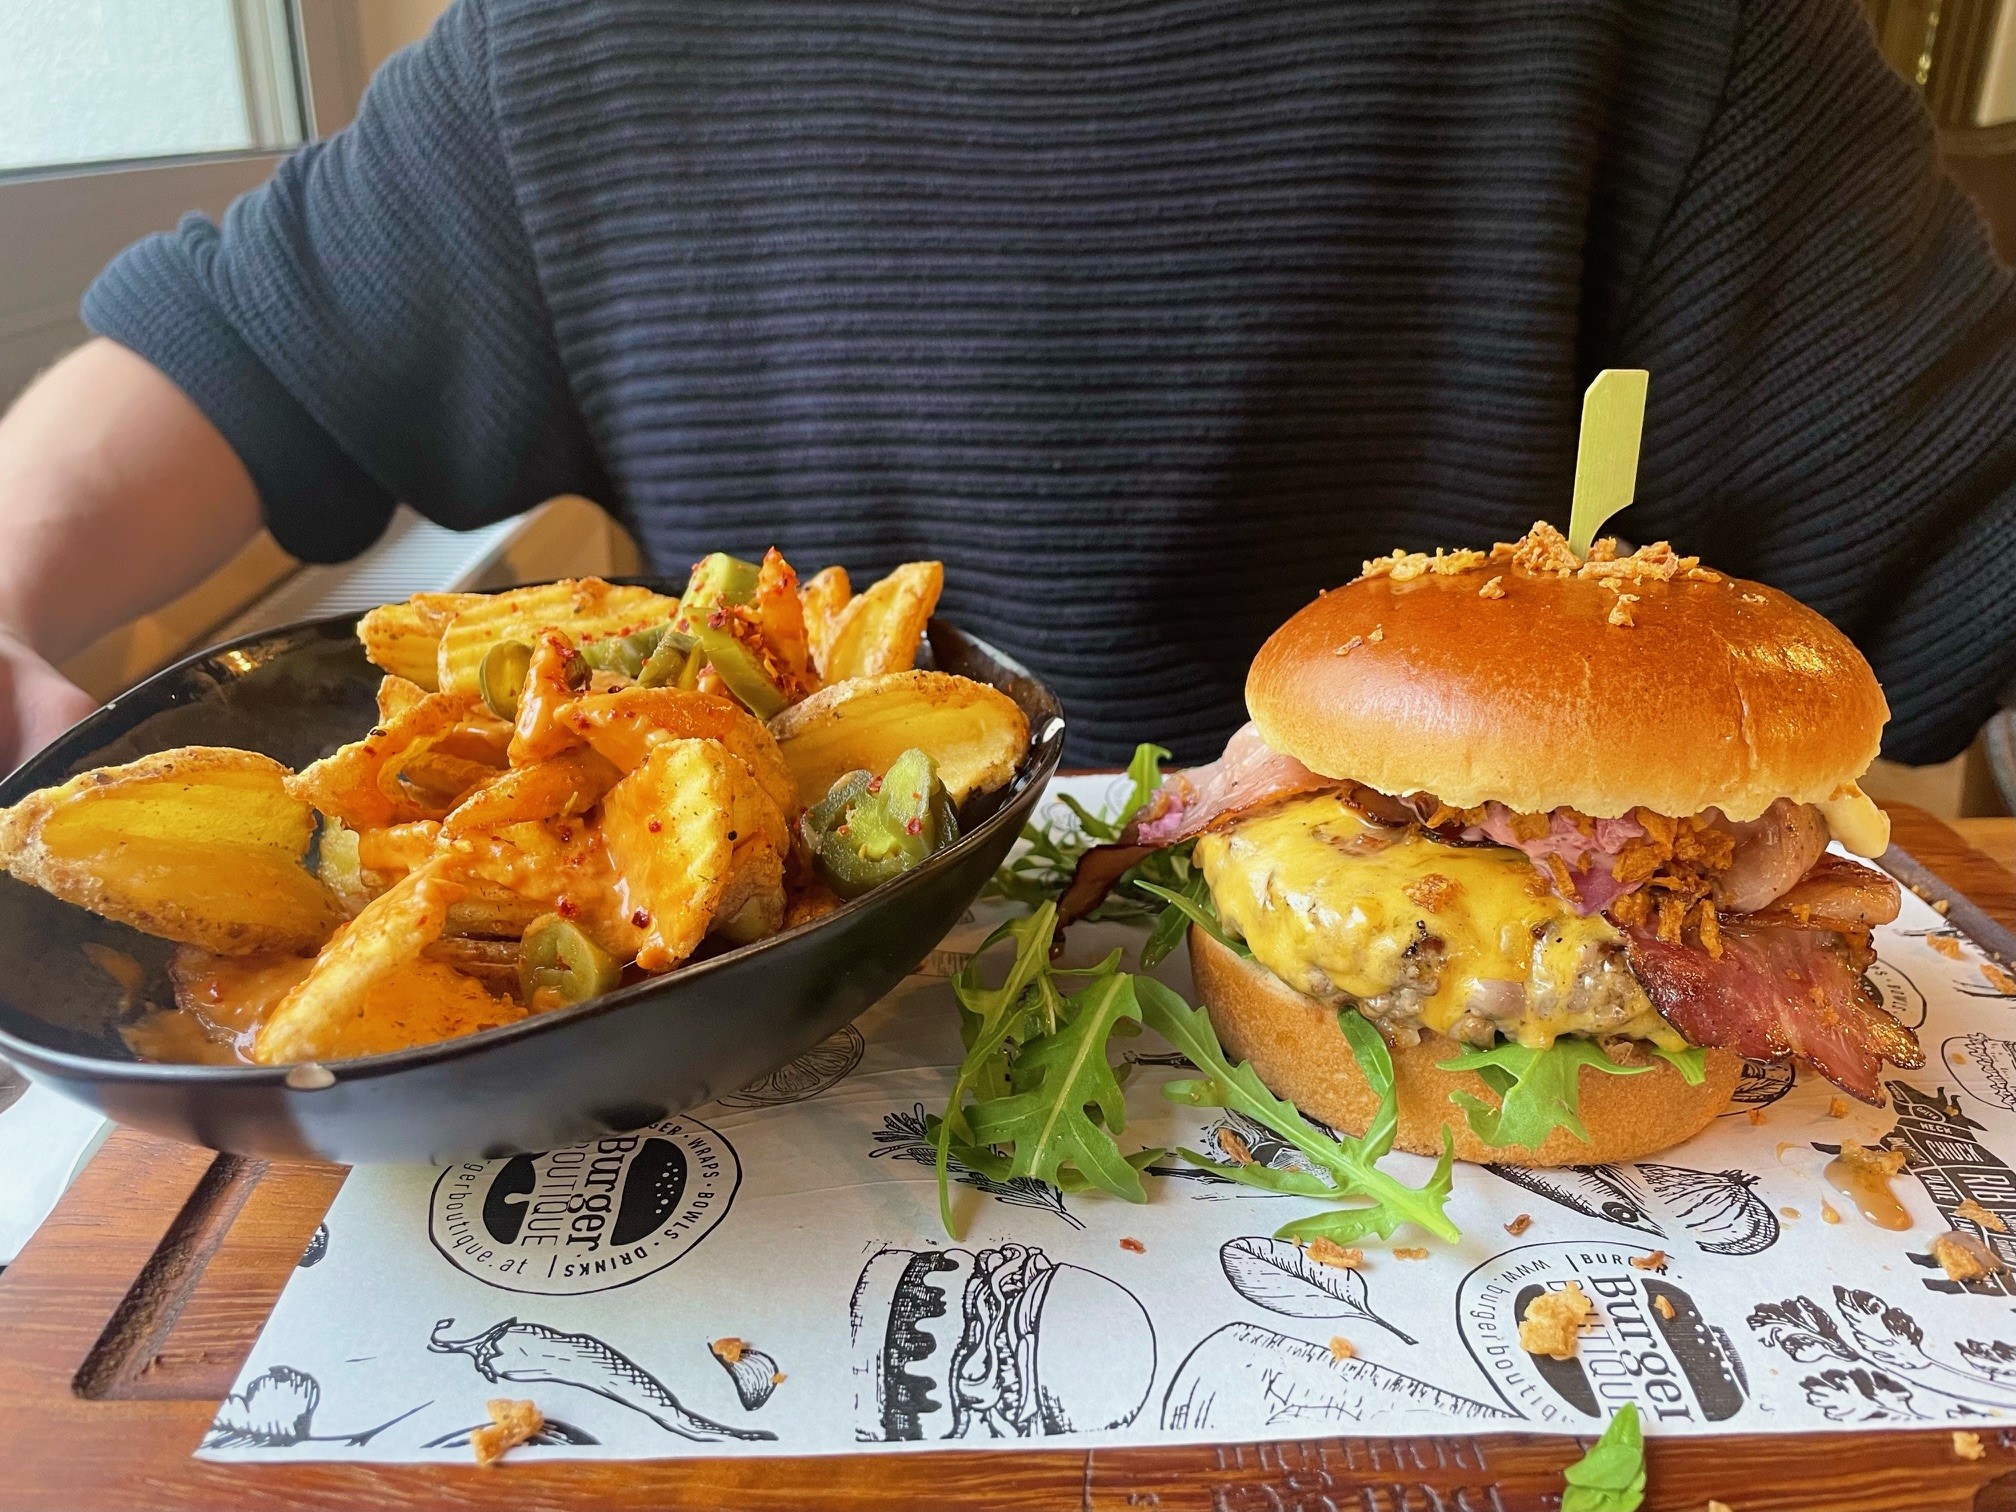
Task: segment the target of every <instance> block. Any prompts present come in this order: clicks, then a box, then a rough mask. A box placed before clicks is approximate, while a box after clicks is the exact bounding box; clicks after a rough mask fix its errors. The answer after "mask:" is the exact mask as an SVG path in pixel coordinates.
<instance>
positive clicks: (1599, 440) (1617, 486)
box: [1568, 368, 1651, 557]
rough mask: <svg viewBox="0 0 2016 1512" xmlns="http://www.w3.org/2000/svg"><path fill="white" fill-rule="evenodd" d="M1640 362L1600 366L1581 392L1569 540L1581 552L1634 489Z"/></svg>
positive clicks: (1641, 409) (1640, 426)
mask: <svg viewBox="0 0 2016 1512" xmlns="http://www.w3.org/2000/svg"><path fill="white" fill-rule="evenodd" d="M1650 376H1651V375H1650V374H1649V373H1647V372H1646V371H1645V369H1643V368H1605V369H1604V370H1603V371H1602V372H1600V373H1598V374H1597V375H1596V381H1595V382H1594V383H1592V384H1590V385H1589V391H1588V392H1587V393H1586V394H1584V395H1583V396H1582V441H1581V445H1580V446H1579V447H1577V448H1576V452H1575V503H1574V507H1573V508H1572V509H1571V510H1570V512H1569V516H1568V544H1569V545H1570V546H1571V547H1573V548H1574V551H1575V555H1577V556H1578V557H1586V556H1587V555H1589V548H1590V547H1591V546H1592V545H1594V544H1595V541H1596V532H1597V531H1599V530H1601V529H1602V528H1603V523H1604V521H1606V520H1608V519H1609V518H1610V517H1611V516H1612V515H1614V514H1616V513H1617V511H1618V510H1620V509H1622V508H1623V507H1624V506H1625V505H1627V504H1629V503H1630V502H1631V500H1632V497H1633V496H1634V495H1635V494H1636V493H1637V491H1638V442H1639V438H1640V437H1641V436H1642V435H1643V434H1644V430H1645V385H1646V382H1647V380H1648V379H1649V378H1650Z"/></svg>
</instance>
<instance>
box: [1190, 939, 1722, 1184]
mask: <svg viewBox="0 0 2016 1512" xmlns="http://www.w3.org/2000/svg"><path fill="white" fill-rule="evenodd" d="M1190 971H1191V975H1192V977H1193V978H1194V979H1195V981H1196V983H1197V991H1198V993H1199V994H1200V995H1201V996H1202V997H1203V999H1204V1003H1205V1006H1206V1007H1207V1008H1208V1009H1209V1010H1210V1013H1211V1024H1212V1027H1213V1028H1215V1029H1216V1030H1217V1031H1218V1039H1219V1042H1220V1043H1221V1044H1223V1045H1224V1047H1225V1051H1226V1053H1227V1054H1228V1055H1229V1056H1230V1057H1231V1058H1232V1059H1233V1060H1235V1061H1241V1060H1247V1061H1251V1062H1252V1063H1253V1069H1254V1071H1256V1072H1257V1073H1258V1074H1259V1077H1260V1080H1261V1081H1263V1082H1265V1083H1266V1084H1267V1085H1268V1087H1269V1088H1271V1089H1272V1090H1273V1091H1274V1092H1275V1093H1276V1094H1278V1095H1279V1096H1282V1097H1285V1098H1287V1099H1288V1100H1289V1101H1290V1102H1292V1103H1294V1104H1295V1106H1296V1107H1298V1108H1300V1109H1301V1110H1302V1111H1303V1112H1305V1113H1308V1114H1310V1115H1312V1116H1313V1117H1316V1118H1320V1119H1322V1120H1323V1122H1325V1123H1326V1124H1328V1125H1330V1127H1331V1128H1333V1129H1340V1130H1343V1131H1344V1132H1346V1133H1350V1134H1362V1133H1364V1132H1365V1128H1366V1125H1368V1124H1369V1123H1370V1122H1371V1120H1372V1115H1373V1114H1374V1113H1375V1112H1376V1111H1377V1110H1378V1107H1379V1095H1378V1094H1377V1093H1376V1092H1374V1091H1373V1090H1372V1088H1371V1087H1369V1086H1368V1085H1367V1084H1366V1082H1365V1073H1364V1072H1363V1070H1361V1069H1360V1068H1359V1065H1358V1058H1357V1057H1356V1056H1355V1055H1353V1054H1352V1053H1351V1042H1350V1041H1349V1040H1347V1039H1345V1038H1344V1031H1343V1030H1342V1029H1340V1028H1338V1027H1337V1011H1336V1010H1335V1009H1334V1008H1326V1007H1324V1006H1323V1004H1321V1003H1319V1002H1317V1001H1316V1000H1315V999H1314V998H1312V997H1309V996H1307V995H1305V994H1303V993H1300V992H1297V991H1296V990H1295V989H1294V988H1292V987H1290V986H1289V985H1288V984H1287V983H1286V982H1284V981H1282V980H1281V979H1280V978H1279V977H1277V976H1275V975H1274V973H1273V972H1271V971H1269V970H1268V969H1267V968H1266V967H1264V966H1262V965H1260V964H1259V963H1258V962H1256V961H1249V960H1245V959H1243V958H1241V957H1240V956H1237V955H1234V954H1233V953H1232V952H1231V951H1229V950H1227V949H1226V948H1225V947H1224V946H1223V945H1220V944H1219V943H1218V942H1217V941H1216V940H1214V939H1212V938H1211V937H1210V936H1209V935H1207V934H1205V933H1204V931H1202V930H1201V929H1197V928H1194V927H1193V928H1192V929H1191V931H1190ZM1461 1049H1462V1046H1460V1045H1458V1044H1457V1043H1456V1042H1455V1041H1454V1040H1452V1039H1448V1038H1446V1037H1445V1036H1443V1035H1440V1034H1424V1035H1423V1036H1421V1038H1420V1040H1419V1041H1417V1042H1416V1043H1414V1044H1412V1045H1404V1046H1403V1045H1394V1046H1393V1047H1392V1051H1393V1089H1394V1095H1395V1098H1396V1100H1397V1101H1398V1103H1399V1113H1400V1126H1399V1130H1398V1132H1397V1134H1396V1136H1395V1139H1394V1143H1395V1144H1396V1145H1398V1146H1399V1147H1400V1148H1401V1149H1403V1150H1410V1151H1412V1152H1413V1153H1414V1154H1416V1155H1439V1154H1441V1153H1442V1130H1443V1127H1444V1126H1445V1125H1446V1126H1448V1128H1449V1130H1450V1132H1451V1133H1452V1134H1453V1135H1454V1137H1455V1143H1456V1158H1457V1159H1458V1160H1468V1161H1472V1162H1475V1163H1476V1164H1479V1165H1519V1166H1568V1165H1603V1164H1606V1163H1609V1162H1615V1161H1630V1160H1638V1159H1641V1158H1642V1157H1644V1156H1647V1155H1655V1154H1657V1153H1658V1152H1659V1151H1661V1150H1670V1149H1671V1148H1672V1147H1673V1146H1674V1145H1677V1144H1680V1143H1682V1142H1684V1141H1686V1140H1688V1139H1691V1138H1693V1137H1694V1135H1696V1134H1698V1133H1700V1132H1701V1131H1702V1130H1703V1129H1705V1128H1707V1127H1708V1125H1709V1124H1711V1123H1713V1122H1714V1121H1715V1117H1716V1115H1717V1114H1719V1113H1721V1112H1722V1111H1723V1110H1724V1109H1726V1108H1727V1107H1728V1106H1729V1095H1730V1093H1732V1092H1734V1091H1735V1090H1736V1083H1737V1081H1738V1079H1739V1078H1740V1076H1741V1075H1742V1070H1743V1059H1742V1057H1741V1056H1739V1055H1737V1054H1736V1053H1735V1052H1734V1051H1733V1050H1709V1051H1707V1052H1705V1053H1706V1055H1707V1071H1706V1074H1705V1075H1704V1076H1703V1077H1702V1079H1701V1082H1700V1085H1698V1086H1691V1087H1690V1086H1689V1085H1688V1084H1687V1081H1686V1078H1684V1077H1683V1076H1681V1074H1680V1072H1679V1070H1678V1068H1676V1067H1674V1066H1672V1065H1670V1064H1669V1063H1667V1062H1666V1061H1663V1060H1661V1061H1654V1062H1653V1065H1652V1068H1651V1069H1650V1070H1648V1071H1641V1072H1638V1073H1636V1074H1635V1075H1631V1076H1611V1075H1608V1074H1606V1073H1604V1072H1601V1071H1590V1070H1587V1069H1584V1070H1583V1071H1582V1072H1580V1077H1581V1082H1580V1089H1579V1090H1580V1093H1581V1110H1580V1114H1581V1119H1582V1126H1583V1127H1584V1128H1585V1129H1587V1130H1588V1131H1589V1141H1588V1142H1587V1143H1586V1144H1585V1143H1584V1142H1583V1141H1582V1140H1579V1139H1577V1138H1576V1137H1575V1136H1574V1135H1573V1134H1571V1133H1569V1132H1568V1131H1567V1130H1566V1129H1555V1130H1553V1131H1552V1132H1551V1133H1549V1134H1548V1136H1547V1137H1546V1138H1545V1139H1544V1140H1542V1141H1541V1142H1540V1147H1539V1148H1538V1149H1526V1148H1523V1147H1512V1148H1504V1147H1500V1146H1496V1145H1487V1144H1485V1143H1484V1141H1483V1140H1481V1139H1479V1138H1478V1137H1477V1136H1476V1135H1475V1134H1473V1133H1471V1132H1470V1126H1469V1124H1468V1123H1467V1122H1466V1121H1465V1120H1464V1118H1463V1114H1462V1109H1461V1107H1460V1106H1459V1105H1457V1104H1455V1103H1452V1102H1451V1101H1450V1100H1449V1094H1450V1093H1452V1092H1468V1093H1469V1094H1470V1095H1471V1096H1473V1097H1475V1098H1477V1099H1478V1100H1479V1101H1480V1102H1482V1103H1483V1104H1484V1105H1485V1106H1486V1107H1489V1106H1492V1105H1493V1104H1495V1103H1496V1102H1497V1101H1498V1098H1497V1094H1496V1093H1494V1092H1492V1091H1491V1089H1490V1088H1489V1087H1487V1086H1486V1085H1485V1083H1484V1079H1483V1078H1482V1077H1480V1076H1478V1075H1477V1074H1476V1073H1475V1072H1474V1071H1444V1070H1442V1069H1441V1067H1440V1065H1439V1062H1442V1061H1446V1060H1449V1059H1452V1058H1453V1057H1454V1056H1455V1055H1456V1054H1457V1053H1458V1052H1459V1051H1461Z"/></svg>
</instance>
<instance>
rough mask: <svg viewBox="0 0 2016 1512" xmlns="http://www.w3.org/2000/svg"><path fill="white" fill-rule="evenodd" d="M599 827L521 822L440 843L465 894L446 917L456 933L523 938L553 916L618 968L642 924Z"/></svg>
mask: <svg viewBox="0 0 2016 1512" xmlns="http://www.w3.org/2000/svg"><path fill="white" fill-rule="evenodd" d="M598 830H599V826H598V825H597V824H595V823H591V822H588V821H586V820H579V819H553V820H538V821H533V820H528V821H525V822H522V823H518V824H505V825H499V826H498V827H497V828H495V829H490V830H484V831H482V832H480V833H476V834H464V835H452V836H448V837H445V838H444V839H443V841H442V850H443V852H444V854H449V855H452V856H453V857H454V865H455V876H456V880H457V881H460V882H462V883H464V884H466V886H467V887H468V889H469V890H468V893H467V894H466V895H465V896H464V897H463V898H462V899H461V900H460V901H458V902H457V903H456V904H455V905H454V906H453V907H452V908H450V909H449V911H448V917H449V926H448V927H449V928H450V929H451V930H453V931H455V932H457V933H463V934H499V935H502V934H509V935H512V936H514V937H515V936H517V935H520V934H523V933H524V931H525V926H526V925H527V924H529V923H530V922H531V921H532V920H533V919H536V918H537V917H538V916H539V915H541V914H546V913H557V914H559V915H560V916H561V917H563V918H565V919H568V920H570V921H571V922H573V923H574V924H577V925H579V926H580V927H581V928H582V929H583V930H585V931H586V932H587V934H588V936H589V938H590V939H592V940H594V941H595V943H596V944H597V945H600V946H601V947H602V948H603V949H604V950H606V951H608V952H609V954H611V955H612V956H614V957H616V959H617V960H619V961H627V960H629V959H630V958H631V957H632V956H634V955H636V953H637V947H638V945H639V944H640V943H641V942H642V941H643V938H644V930H643V927H642V926H641V925H638V924H634V923H632V922H631V915H632V913H633V912H634V911H635V909H636V905H635V904H634V903H630V902H627V901H626V900H625V897H624V894H623V890H622V889H621V888H620V887H619V886H618V885H617V881H618V879H617V874H616V869H615V867H614V865H613V864H612V863H611V861H610V857H609V853H608V851H607V850H606V849H605V848H604V846H603V844H602V838H601V835H600V834H599V832H598Z"/></svg>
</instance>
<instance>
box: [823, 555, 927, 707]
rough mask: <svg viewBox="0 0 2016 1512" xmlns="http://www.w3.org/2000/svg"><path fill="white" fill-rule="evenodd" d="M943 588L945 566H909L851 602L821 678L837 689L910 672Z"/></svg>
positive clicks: (843, 613) (838, 625) (842, 615)
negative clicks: (847, 680)
mask: <svg viewBox="0 0 2016 1512" xmlns="http://www.w3.org/2000/svg"><path fill="white" fill-rule="evenodd" d="M944 587H945V566H944V564H943V563H942V562H905V563H904V564H903V565H902V566H901V567H898V568H897V569H896V570H895V571H894V572H892V573H890V574H889V576H887V577H885V578H883V579H882V580H881V581H880V582H879V583H877V584H875V586H874V587H872V588H870V589H869V590H868V591H867V592H865V593H863V594H860V595H859V596H857V597H855V598H853V599H851V600H850V601H849V602H848V604H847V607H846V608H845V609H842V610H841V611H840V615H839V618H838V620H837V621H836V623H835V624H834V626H833V632H832V636H831V638H830V639H829V640H828V642H827V646H826V657H825V660H824V661H823V662H822V663H821V664H820V666H819V676H820V677H821V678H822V679H824V680H825V681H826V682H829V683H835V682H840V681H842V680H843V679H845V678H849V677H876V676H879V675H881V674H882V673H884V672H907V671H909V670H910V668H912V667H914V666H915V665H916V664H917V647H918V645H919V644H920V643H921V642H922V641H923V639H924V627H925V625H926V624H927V623H928V622H929V621H930V619H931V611H932V610H933V609H935V608H937V607H938V595H939V594H940V593H941V592H943V591H944Z"/></svg>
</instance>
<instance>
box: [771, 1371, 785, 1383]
mask: <svg viewBox="0 0 2016 1512" xmlns="http://www.w3.org/2000/svg"><path fill="white" fill-rule="evenodd" d="M787 1379H788V1377H786V1375H785V1374H784V1372H783V1371H781V1370H773V1371H771V1372H770V1384H771V1385H772V1386H782V1385H783V1384H784V1382H785V1381H786V1380H787Z"/></svg>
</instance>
